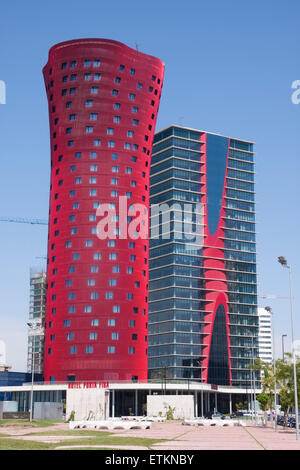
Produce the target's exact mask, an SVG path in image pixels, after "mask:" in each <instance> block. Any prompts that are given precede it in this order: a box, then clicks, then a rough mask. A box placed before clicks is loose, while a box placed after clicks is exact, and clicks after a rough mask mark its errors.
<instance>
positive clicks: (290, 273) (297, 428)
mask: <svg viewBox="0 0 300 470" xmlns="http://www.w3.org/2000/svg"><path fill="white" fill-rule="evenodd" d="M278 262H279V263H280V264H281V266H283V267H284V268H287V269H288V270H289V283H290V308H291V330H292V354H293V370H294V392H295V413H296V439H297V440H299V416H298V390H297V371H296V354H295V348H294V318H293V317H294V305H293V292H292V267H291V266H290V265H288V264H287V260H286V259H285V257H284V256H279V257H278Z"/></svg>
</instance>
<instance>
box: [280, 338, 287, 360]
mask: <svg viewBox="0 0 300 470" xmlns="http://www.w3.org/2000/svg"><path fill="white" fill-rule="evenodd" d="M286 336H287V335H281V343H282V360H283V361H284V338H285V337H286Z"/></svg>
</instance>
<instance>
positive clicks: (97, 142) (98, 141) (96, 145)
mask: <svg viewBox="0 0 300 470" xmlns="http://www.w3.org/2000/svg"><path fill="white" fill-rule="evenodd" d="M94 145H95V147H99V145H101V140H100V139H95V140H94Z"/></svg>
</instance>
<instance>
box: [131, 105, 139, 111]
mask: <svg viewBox="0 0 300 470" xmlns="http://www.w3.org/2000/svg"><path fill="white" fill-rule="evenodd" d="M138 110H139V108H138V107H137V106H132V108H131V111H132V112H133V113H137V112H138Z"/></svg>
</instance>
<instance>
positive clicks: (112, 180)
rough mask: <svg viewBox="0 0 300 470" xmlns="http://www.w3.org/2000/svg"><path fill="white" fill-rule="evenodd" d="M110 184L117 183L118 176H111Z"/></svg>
mask: <svg viewBox="0 0 300 470" xmlns="http://www.w3.org/2000/svg"><path fill="white" fill-rule="evenodd" d="M110 184H118V178H112V179H111V181H110Z"/></svg>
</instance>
